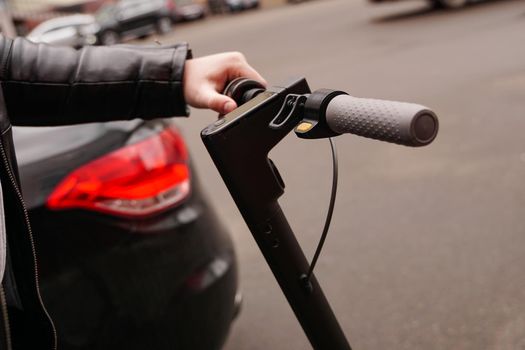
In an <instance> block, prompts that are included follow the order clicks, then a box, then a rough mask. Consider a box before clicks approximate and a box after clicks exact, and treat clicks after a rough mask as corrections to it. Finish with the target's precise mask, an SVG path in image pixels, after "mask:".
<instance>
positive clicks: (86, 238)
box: [14, 120, 239, 350]
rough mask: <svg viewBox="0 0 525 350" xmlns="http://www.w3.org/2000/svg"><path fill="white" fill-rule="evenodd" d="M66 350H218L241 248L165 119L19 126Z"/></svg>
mask: <svg viewBox="0 0 525 350" xmlns="http://www.w3.org/2000/svg"><path fill="white" fill-rule="evenodd" d="M14 137H15V144H16V150H17V157H18V163H19V166H20V171H21V182H22V189H23V193H24V197H25V199H26V202H27V206H28V208H29V213H30V217H31V222H32V227H33V235H34V238H35V242H36V248H37V252H38V255H37V256H38V258H39V268H40V269H39V275H40V284H41V292H42V296H43V299H44V301H45V304H46V306H47V308H48V311H49V312H50V314H51V316H52V318H53V319H54V321H55V325H56V327H57V330H58V332H57V333H58V337H59V347H58V348H59V349H65V350H80V349H85V350H88V349H89V350H97V349H100V350H102V349H104V350H107V349H131V350H133V349H137V350H138V349H141V350H143V349H155V350H164V349H192V350H199V349H202V350H208V349H219V348H220V347H221V345H222V343H223V342H224V340H225V338H226V335H227V333H228V330H229V327H230V325H231V322H232V320H233V318H234V316H235V315H236V313H237V310H238V305H239V303H238V301H239V298H238V296H237V263H236V259H235V254H234V250H233V246H232V242H231V239H230V235H229V234H228V232H227V231H226V230H225V229H224V227H223V225H222V223H221V221H220V220H219V219H218V217H217V216H216V215H215V213H214V211H213V210H212V208H211V207H210V205H209V203H208V201H207V199H206V197H205V196H204V195H203V193H202V191H201V188H200V186H199V184H198V180H197V174H196V172H195V169H194V168H192V166H191V163H190V160H189V158H188V153H187V150H186V146H185V143H184V140H183V138H182V137H181V135H180V133H179V131H178V130H177V129H176V128H175V126H174V125H173V124H172V123H171V122H168V121H166V120H156V121H149V122H144V121H138V120H134V121H128V122H112V123H106V124H85V125H76V126H67V127H53V128H30V127H16V128H14Z"/></svg>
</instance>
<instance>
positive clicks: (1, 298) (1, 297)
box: [0, 285, 12, 350]
mask: <svg viewBox="0 0 525 350" xmlns="http://www.w3.org/2000/svg"><path fill="white" fill-rule="evenodd" d="M0 303H1V304H2V305H1V308H2V318H3V321H4V325H5V326H4V331H5V344H6V347H7V350H11V349H12V345H11V344H12V343H11V327H10V325H9V314H8V313H7V301H6V298H5V291H4V287H3V286H1V285H0Z"/></svg>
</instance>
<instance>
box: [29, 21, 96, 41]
mask: <svg viewBox="0 0 525 350" xmlns="http://www.w3.org/2000/svg"><path fill="white" fill-rule="evenodd" d="M99 29H100V28H99V26H98V24H97V23H96V21H95V18H94V17H93V16H90V15H73V16H64V17H58V18H53V19H50V20H47V21H45V22H43V23H41V24H39V25H38V26H37V27H35V28H34V29H33V30H32V31H31V32H30V33H29V34H28V35H27V39H29V40H31V41H33V42H37V43H47V44H53V45H66V46H72V47H76V48H78V47H82V46H84V45H93V44H95V42H96V40H97V38H96V33H98V31H99Z"/></svg>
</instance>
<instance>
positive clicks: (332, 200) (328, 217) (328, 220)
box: [302, 137, 338, 284]
mask: <svg viewBox="0 0 525 350" xmlns="http://www.w3.org/2000/svg"><path fill="white" fill-rule="evenodd" d="M329 140H330V148H331V149H332V164H333V175H332V194H331V196H330V204H329V206H328V213H327V214H326V220H325V223H324V228H323V233H322V234H321V239H320V240H319V244H318V245H317V249H316V251H315V254H314V257H313V259H312V263H311V264H310V268H309V269H308V273H307V274H306V276H304V275H303V278H302V280H303V281H304V282H306V283H307V284H308V282H310V278H311V277H312V274H313V272H314V268H315V265H316V264H317V260H318V259H319V255H320V254H321V250H322V249H323V245H324V242H325V240H326V237H327V236H328V229H329V228H330V223H331V222H332V214H333V213H334V207H335V197H336V194H337V176H338V161H337V149H336V147H335V140H334V139H333V137H330V138H329Z"/></svg>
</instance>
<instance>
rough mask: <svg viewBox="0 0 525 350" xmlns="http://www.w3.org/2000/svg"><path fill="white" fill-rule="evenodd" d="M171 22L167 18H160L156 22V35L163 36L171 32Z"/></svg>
mask: <svg viewBox="0 0 525 350" xmlns="http://www.w3.org/2000/svg"><path fill="white" fill-rule="evenodd" d="M171 26H172V22H171V19H170V18H168V17H162V18H160V19H159V20H158V21H157V33H159V34H161V35H163V34H168V33H169V32H171Z"/></svg>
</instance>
